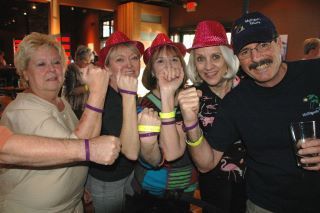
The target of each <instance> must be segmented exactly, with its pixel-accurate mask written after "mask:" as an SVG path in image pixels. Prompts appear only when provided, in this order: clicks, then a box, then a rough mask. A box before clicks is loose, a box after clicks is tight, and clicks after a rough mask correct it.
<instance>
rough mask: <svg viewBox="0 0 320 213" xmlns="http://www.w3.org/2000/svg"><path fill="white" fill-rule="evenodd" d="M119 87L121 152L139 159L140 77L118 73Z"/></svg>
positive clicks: (131, 157)
mask: <svg viewBox="0 0 320 213" xmlns="http://www.w3.org/2000/svg"><path fill="white" fill-rule="evenodd" d="M116 77H117V87H118V91H119V92H120V94H121V96H122V114H123V117H122V128H121V133H120V141H121V144H122V147H121V152H122V153H123V154H124V155H125V156H126V157H127V158H128V159H130V160H137V158H138V155H139V150H140V142H139V138H138V130H137V124H138V122H137V120H138V118H137V103H136V94H137V90H138V79H137V78H136V77H133V76H128V75H123V74H122V73H121V72H118V73H117V76H116Z"/></svg>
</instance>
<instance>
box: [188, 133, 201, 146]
mask: <svg viewBox="0 0 320 213" xmlns="http://www.w3.org/2000/svg"><path fill="white" fill-rule="evenodd" d="M203 138H204V137H203V133H202V134H201V136H200V138H199V139H198V140H196V141H189V140H188V139H187V140H186V143H187V144H188V145H189V146H192V147H196V146H199V145H200V144H201V143H202V141H203Z"/></svg>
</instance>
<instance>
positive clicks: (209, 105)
mask: <svg viewBox="0 0 320 213" xmlns="http://www.w3.org/2000/svg"><path fill="white" fill-rule="evenodd" d="M197 89H199V90H201V91H202V96H201V98H200V110H199V114H198V117H199V125H200V127H201V129H202V130H203V134H204V136H205V137H206V135H207V132H208V131H209V130H210V128H211V126H212V125H213V123H214V122H215V117H216V114H217V111H218V109H219V106H220V103H221V101H222V99H221V98H220V97H219V96H217V95H216V94H214V93H213V92H212V91H211V90H210V88H209V86H208V85H207V84H206V83H202V84H201V85H200V86H198V87H197ZM245 156H246V151H245V147H244V146H243V144H242V143H241V141H240V140H238V141H235V143H233V144H232V145H231V146H230V147H229V148H228V151H227V152H225V153H224V155H223V156H222V158H221V160H220V162H219V163H218V165H217V166H216V167H215V168H214V169H213V170H211V171H210V172H207V173H200V176H202V177H206V178H207V179H208V178H217V179H224V180H226V181H233V182H242V181H243V179H244V176H245V170H246V166H245Z"/></svg>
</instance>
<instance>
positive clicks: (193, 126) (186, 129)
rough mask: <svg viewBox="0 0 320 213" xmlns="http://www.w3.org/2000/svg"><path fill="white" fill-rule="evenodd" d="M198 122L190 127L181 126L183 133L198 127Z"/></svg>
mask: <svg viewBox="0 0 320 213" xmlns="http://www.w3.org/2000/svg"><path fill="white" fill-rule="evenodd" d="M198 124H199V122H198V121H197V122H196V123H195V124H193V125H191V126H185V125H184V124H183V125H182V128H183V131H185V132H187V131H190V130H191V129H194V128H195V127H196V126H198Z"/></svg>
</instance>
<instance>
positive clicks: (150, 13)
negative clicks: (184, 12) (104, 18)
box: [115, 2, 169, 47]
mask: <svg viewBox="0 0 320 213" xmlns="http://www.w3.org/2000/svg"><path fill="white" fill-rule="evenodd" d="M141 16H144V17H146V18H148V17H149V18H150V19H152V18H160V20H161V22H160V23H150V22H145V21H143V20H142V19H141ZM115 23H116V29H117V30H119V31H122V32H124V33H125V34H126V35H127V36H128V37H129V38H131V39H134V40H139V41H141V42H143V43H144V45H145V46H146V47H148V46H150V44H151V41H152V40H153V39H154V37H155V35H156V34H157V33H159V32H163V33H166V34H168V29H169V9H168V8H165V7H160V6H155V5H148V4H142V3H136V2H130V3H126V4H122V5H119V6H118V8H117V10H116V19H115Z"/></svg>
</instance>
